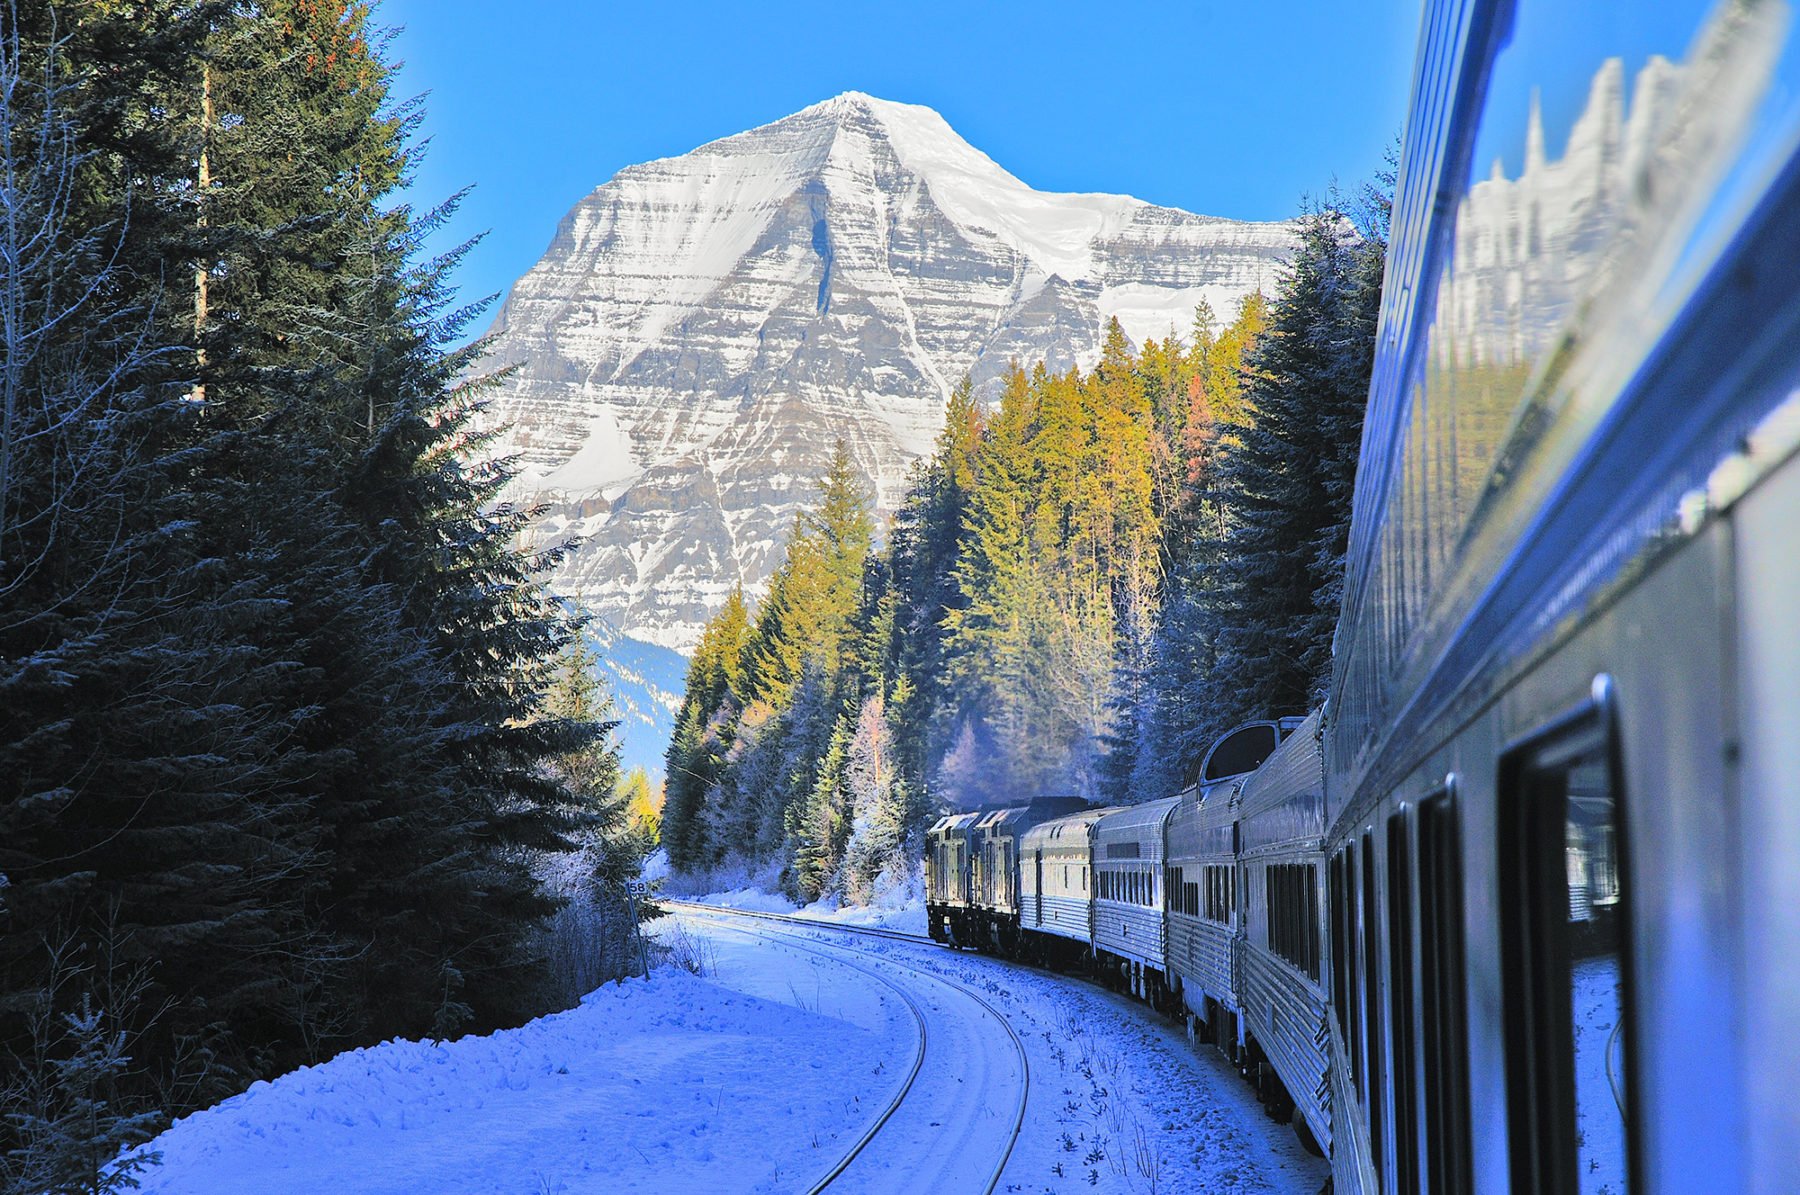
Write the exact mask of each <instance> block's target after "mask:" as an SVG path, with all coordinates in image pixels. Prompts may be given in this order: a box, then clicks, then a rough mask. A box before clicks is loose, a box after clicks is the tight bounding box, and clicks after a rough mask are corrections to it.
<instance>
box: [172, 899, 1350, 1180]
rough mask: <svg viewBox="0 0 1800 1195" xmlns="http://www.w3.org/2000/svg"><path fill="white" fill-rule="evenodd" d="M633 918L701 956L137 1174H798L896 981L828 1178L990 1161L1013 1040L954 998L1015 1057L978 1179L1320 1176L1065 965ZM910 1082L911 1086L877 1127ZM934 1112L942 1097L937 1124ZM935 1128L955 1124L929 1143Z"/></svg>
mask: <svg viewBox="0 0 1800 1195" xmlns="http://www.w3.org/2000/svg"><path fill="white" fill-rule="evenodd" d="M657 925H658V927H659V928H658V932H659V934H661V935H662V936H663V937H664V938H665V939H666V940H668V941H670V942H671V943H672V944H673V945H676V946H680V947H683V948H684V952H685V953H686V954H687V956H688V957H690V958H697V959H699V960H700V961H701V962H702V963H703V964H705V965H704V966H703V970H705V971H707V972H708V974H707V975H706V977H705V978H701V977H697V976H695V975H692V974H688V973H685V972H682V971H678V970H672V969H664V970H659V971H658V972H656V973H655V974H654V975H653V976H652V977H651V978H650V979H648V980H644V979H635V980H629V981H626V982H624V983H622V984H615V985H609V986H606V987H603V988H601V989H600V990H598V991H596V992H594V993H592V994H591V995H589V996H588V997H587V998H586V999H585V1000H584V1001H583V1002H582V1004H581V1005H580V1006H579V1007H578V1008H575V1009H572V1010H570V1011H568V1012H563V1013H557V1014H554V1015H552V1016H547V1017H543V1018H540V1019H538V1020H536V1021H533V1022H531V1023H530V1024H527V1025H525V1026H522V1027H521V1028H518V1029H514V1030H509V1031H504V1032H500V1033H495V1034H491V1035H488V1036H481V1037H466V1038H463V1039H461V1040H459V1041H455V1042H447V1043H445V1042H430V1041H426V1042H410V1041H392V1042H387V1043H384V1044H382V1045H379V1046H375V1047H372V1048H370V1049H365V1050H356V1051H352V1052H349V1053H346V1054H343V1055H341V1056H339V1057H337V1058H334V1059H332V1060H331V1061H329V1062H326V1063H324V1064H322V1065H320V1066H315V1067H308V1068H306V1069H303V1070H300V1071H296V1072H294V1073H293V1074H290V1075H286V1076H283V1077H282V1078H280V1079H277V1080H275V1081H274V1082H272V1083H258V1084H257V1085H256V1086H254V1087H252V1088H251V1089H250V1090H249V1091H247V1092H245V1093H244V1094H242V1095H240V1096H238V1097H236V1098H234V1099H231V1100H227V1101H226V1102H224V1103H223V1104H220V1105H218V1106H217V1107H215V1108H212V1109H209V1110H207V1111H205V1112H200V1113H196V1114H194V1115H192V1116H189V1117H186V1118H184V1119H183V1120H181V1121H180V1122H178V1123H177V1124H175V1125H174V1126H172V1127H171V1128H170V1129H169V1130H168V1131H167V1132H165V1133H164V1134H163V1135H162V1136H161V1137H159V1138H158V1139H157V1140H156V1141H155V1142H153V1143H152V1148H153V1149H156V1150H160V1151H161V1152H162V1155H163V1165H162V1166H161V1167H160V1168H158V1169H155V1170H153V1171H151V1172H150V1173H149V1175H148V1176H147V1181H146V1183H145V1187H144V1189H145V1190H147V1191H151V1192H163V1193H168V1195H174V1193H186V1192H194V1193H198V1192H227V1191H255V1192H256V1193H257V1195H283V1193H286V1192H293V1193H296V1195H298V1193H300V1192H306V1193H309V1195H310V1193H314V1192H319V1191H357V1192H396V1193H398V1192H413V1191H432V1192H447V1193H458V1192H471V1193H472V1192H520V1193H530V1195H536V1193H542V1192H558V1193H565V1195H578V1193H589V1192H591V1193H596V1195H598V1193H600V1192H608V1193H610V1192H639V1191H642V1192H649V1191H657V1192H709V1193H711V1192H739V1191H743V1192H773V1191H791V1190H796V1189H804V1188H805V1187H807V1186H808V1185H810V1184H811V1183H812V1182H813V1181H815V1180H816V1179H817V1178H819V1177H820V1176H821V1175H822V1174H823V1172H824V1170H825V1169H826V1168H827V1167H829V1166H830V1165H831V1164H832V1163H833V1162H835V1161H836V1160H837V1159H838V1158H839V1157H841V1156H842V1155H843V1154H844V1153H845V1152H846V1151H847V1150H848V1148H849V1145H850V1143H851V1142H852V1141H854V1140H856V1139H857V1138H858V1137H859V1136H860V1135H861V1134H862V1132H863V1131H864V1129H865V1128H866V1127H867V1126H868V1125H869V1124H870V1123H871V1122H872V1121H873V1120H874V1118H875V1116H876V1114H877V1112H878V1111H879V1110H880V1109H881V1108H883V1107H885V1106H886V1105H887V1103H888V1102H889V1101H890V1100H891V1099H892V1098H893V1097H894V1095H895V1093H896V1091H897V1090H898V1088H899V1081H900V1078H901V1076H903V1075H904V1073H905V1072H906V1070H907V1066H908V1061H909V1059H911V1058H913V1057H915V1056H916V1052H917V1050H918V1048H919V1044H920V1043H919V1037H918V1032H917V1029H916V1028H915V1024H914V1021H913V1019H912V1014H911V1013H910V1012H909V1011H908V1010H907V1008H906V1007H905V1006H904V1003H903V1001H902V1000H901V999H900V997H899V993H898V990H897V989H904V990H906V991H907V992H909V993H910V998H911V999H912V1001H913V1002H914V1003H915V1004H917V1005H918V1006H919V1007H920V1008H921V1009H922V1010H923V1011H924V1012H925V1013H926V1015H928V1016H929V1017H931V1018H934V1019H933V1020H932V1026H931V1037H930V1040H931V1041H932V1042H935V1043H938V1046H937V1048H938V1050H939V1054H938V1055H937V1057H936V1060H935V1063H929V1064H928V1065H927V1066H926V1068H925V1070H923V1071H921V1083H920V1084H919V1085H915V1091H916V1092H918V1093H919V1094H918V1095H917V1096H916V1097H915V1096H913V1095H909V1096H908V1097H907V1103H905V1104H903V1106H902V1108H901V1110H900V1114H899V1115H896V1116H895V1117H894V1119H893V1120H892V1121H890V1122H889V1124H888V1125H887V1126H884V1127H883V1129H882V1130H881V1134H878V1135H877V1138H876V1139H875V1144H881V1143H882V1142H884V1141H885V1142H886V1144H887V1148H888V1151H889V1152H888V1156H887V1157H885V1158H877V1159H876V1161H877V1162H878V1163H879V1167H869V1168H865V1171H864V1179H863V1181H862V1182H861V1183H860V1184H858V1183H847V1184H845V1185H847V1186H850V1187H851V1188H852V1189H857V1190H866V1189H884V1190H888V1189H899V1190H910V1189H916V1188H915V1187H911V1186H907V1185H904V1184H905V1182H906V1180H907V1178H908V1176H910V1175H911V1174H913V1173H914V1171H913V1169H912V1168H911V1164H910V1163H909V1161H908V1157H909V1155H908V1153H907V1151H908V1150H912V1149H917V1150H920V1151H921V1152H920V1154H919V1160H920V1162H921V1163H923V1161H924V1154H925V1153H926V1152H929V1148H930V1145H931V1144H932V1143H934V1142H942V1143H944V1144H945V1145H946V1148H945V1149H942V1150H939V1151H937V1152H936V1153H935V1154H933V1155H932V1157H931V1160H930V1163H929V1166H930V1167H931V1168H943V1167H946V1166H948V1167H951V1168H954V1167H955V1166H957V1165H960V1164H961V1163H959V1162H958V1161H957V1160H956V1159H957V1158H958V1157H960V1156H961V1155H962V1153H964V1152H974V1153H979V1154H980V1156H981V1157H984V1158H985V1157H992V1156H995V1154H994V1151H993V1150H992V1146H993V1144H994V1142H995V1141H996V1140H999V1139H1000V1138H998V1137H997V1136H996V1134H1003V1133H1004V1131H1005V1128H1006V1127H1007V1126H1008V1125H1009V1124H1010V1118H1011V1109H1012V1108H1013V1107H1014V1106H1015V1101H1016V1100H1017V1098H1018V1064H1017V1053H1016V1050H1015V1048H1014V1047H1013V1046H1012V1045H1011V1044H1010V1042H1009V1041H1008V1040H1007V1038H1006V1036H1005V1034H1003V1033H1001V1032H999V1031H997V1029H996V1027H995V1026H994V1024H993V1023H992V1016H993V1014H992V1013H987V1012H983V1011H981V1006H980V1005H979V1004H978V1003H977V1002H975V1000H974V999H973V996H974V995H979V996H980V997H981V998H982V999H983V1000H985V1001H987V1002H988V1004H990V1005H991V1006H992V1008H993V1009H994V1010H995V1012H997V1013H999V1014H1000V1015H1004V1016H1005V1017H1006V1018H1007V1020H1008V1021H1009V1022H1010V1023H1011V1024H1012V1026H1013V1028H1014V1030H1015V1031H1016V1032H1017V1033H1018V1034H1019V1036H1020V1038H1021V1039H1022V1042H1023V1046H1024V1049H1025V1052H1026V1056H1027V1058H1028V1060H1029V1065H1030V1073H1031V1086H1030V1089H1029V1090H1030V1095H1029V1099H1028V1100H1027V1104H1026V1118H1025V1123H1024V1130H1023V1132H1022V1134H1021V1135H1020V1137H1019V1139H1018V1141H1017V1143H1016V1144H1015V1146H1014V1148H1013V1151H1012V1154H1011V1158H1010V1160H1009V1162H1008V1164H1007V1170H1006V1175H1005V1178H1004V1179H1003V1181H1002V1185H1001V1188H1000V1189H1002V1190H1019V1191H1032V1192H1039V1191H1042V1192H1070V1193H1074V1192H1085V1191H1101V1192H1140V1191H1150V1190H1163V1191H1171V1190H1207V1191H1221V1192H1249V1191H1259V1192H1260V1191H1296V1192H1300V1191H1304V1192H1311V1191H1314V1190H1317V1189H1318V1187H1319V1185H1320V1182H1321V1181H1322V1179H1323V1177H1324V1173H1325V1170H1324V1165H1323V1163H1321V1162H1319V1161H1318V1160H1317V1159H1314V1158H1311V1157H1310V1156H1308V1155H1306V1154H1304V1153H1303V1152H1302V1151H1301V1149H1300V1148H1299V1146H1298V1143H1297V1142H1296V1141H1295V1139H1294V1138H1293V1136H1292V1134H1291V1133H1290V1132H1289V1131H1288V1130H1286V1129H1284V1128H1281V1127H1278V1126H1275V1125H1273V1124H1272V1123H1270V1122H1269V1121H1268V1120H1267V1119H1266V1118H1265V1117H1264V1116H1263V1115H1262V1113H1261V1110H1260V1109H1259V1108H1258V1107H1257V1106H1256V1103H1255V1101H1254V1099H1253V1098H1252V1096H1251V1094H1250V1092H1249V1089H1248V1088H1247V1087H1246V1086H1245V1085H1244V1084H1243V1083H1242V1082H1241V1081H1240V1080H1239V1079H1238V1077H1237V1076H1236V1075H1235V1074H1234V1073H1232V1072H1231V1070H1230V1068H1229V1067H1227V1066H1226V1065H1225V1064H1224V1062H1223V1061H1222V1060H1220V1059H1219V1058H1218V1057H1217V1056H1216V1055H1213V1054H1211V1053H1210V1052H1199V1053H1196V1052H1195V1051H1194V1050H1193V1049H1192V1048H1191V1047H1190V1046H1189V1045H1188V1044H1187V1042H1186V1041H1185V1040H1184V1039H1183V1037H1182V1035H1181V1033H1180V1031H1178V1030H1176V1029H1175V1028H1173V1027H1172V1026H1171V1025H1170V1024H1168V1023H1167V1022H1165V1021H1162V1020H1160V1019H1158V1018H1155V1017H1153V1016H1152V1015H1151V1014H1150V1013H1149V1012H1148V1011H1147V1010H1145V1009H1144V1008H1142V1007H1141V1006H1139V1005H1135V1004H1132V1003H1130V1002H1128V1001H1126V1000H1124V999H1123V998H1120V997H1117V996H1114V995H1111V994H1109V993H1106V992H1103V991H1101V990H1100V989H1098V988H1095V987H1093V986H1091V985H1088V984H1085V983H1081V982H1079V981H1076V980H1072V979H1068V978H1065V977H1060V976H1054V975H1049V974H1047V973H1044V972H1037V971H1031V970H1027V969H1024V968H1019V967H1014V966H1009V965H1006V964H1002V963H998V962H995V961H993V960H989V959H983V958H979V957H975V956H969V955H964V954H960V953H956V952H951V951H947V950H944V949H942V948H939V947H935V946H930V945H924V944H920V945H915V944H911V943H904V942H898V941H895V940H892V939H887V938H873V937H867V936H862V935H850V934H845V933H843V932H841V931H839V930H834V929H830V928H827V927H824V926H820V927H818V928H811V927H790V926H785V925H784V926H779V927H768V926H767V924H766V923H763V922H757V921H741V920H739V919H728V918H725V917H717V916H701V917H693V918H690V917H685V916H684V917H679V918H668V919H665V920H663V921H660V922H658V923H657ZM956 990H960V991H961V992H963V993H964V995H962V996H958V995H956ZM947 1050H953V1052H950V1053H948V1054H946V1053H945V1051H947ZM977 1055H979V1057H977ZM926 1057H927V1059H931V1058H932V1054H931V1051H930V1050H927V1054H926ZM934 1066H935V1068H936V1069H935V1070H934ZM928 1075H935V1079H934V1080H933V1081H932V1082H931V1083H929V1084H926V1083H925V1077H926V1076H928ZM965 1078H966V1080H967V1082H966V1084H965ZM971 1093H973V1094H971ZM915 1098H917V1099H920V1100H924V1101H928V1102H927V1103H926V1104H925V1105H924V1106H923V1107H917V1108H915V1109H914V1121H915V1123H914V1124H913V1125H912V1126H911V1127H903V1122H904V1121H905V1120H906V1118H907V1109H908V1108H909V1107H912V1106H913V1105H912V1101H913V1100H914V1099H915ZM971 1100H974V1101H975V1103H973V1104H971V1103H970V1101H971ZM957 1101H961V1103H960V1104H958V1103H957ZM940 1107H958V1108H960V1109H961V1111H962V1113H963V1116H962V1118H961V1119H959V1120H958V1121H956V1122H955V1123H951V1122H948V1121H945V1122H943V1125H944V1126H945V1127H941V1128H940V1126H939V1123H938V1122H937V1120H936V1119H935V1113H934V1112H933V1110H934V1109H937V1108H940ZM971 1109H973V1111H971ZM925 1117H934V1119H925ZM944 1133H955V1134H959V1135H960V1136H959V1137H958V1141H959V1142H960V1143H962V1144H959V1145H958V1146H957V1147H956V1148H955V1149H951V1148H949V1147H948V1139H947V1138H944V1137H943V1134H944ZM884 1134H885V1135H886V1136H883V1135H884ZM871 1148H872V1149H873V1146H872V1147H871ZM896 1148H898V1151H899V1152H894V1151H895V1149H896ZM920 1173H923V1171H920ZM1151 1173H1154V1175H1155V1176H1156V1177H1155V1179H1154V1181H1153V1180H1152V1179H1151V1178H1150V1177H1149V1175H1150V1174H1151ZM855 1174H856V1172H854V1171H852V1172H850V1173H849V1174H847V1175H846V1178H852V1177H854V1176H855ZM870 1175H873V1177H872V1178H871V1177H870ZM895 1182H900V1183H901V1184H902V1185H901V1186H899V1187H895V1186H894V1183H895ZM942 1189H950V1188H942Z"/></svg>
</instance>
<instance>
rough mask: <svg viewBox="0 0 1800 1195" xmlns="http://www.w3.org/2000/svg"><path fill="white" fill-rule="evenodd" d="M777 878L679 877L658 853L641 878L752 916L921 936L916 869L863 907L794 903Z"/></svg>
mask: <svg viewBox="0 0 1800 1195" xmlns="http://www.w3.org/2000/svg"><path fill="white" fill-rule="evenodd" d="M776 875H777V873H776V870H775V869H774V868H772V867H765V868H762V869H760V870H754V869H750V868H747V867H734V868H726V869H721V870H715V871H711V872H708V873H706V874H704V875H698V876H690V875H682V874H677V873H673V872H671V871H670V869H669V860H668V856H667V855H666V854H664V853H663V852H662V851H657V852H656V853H655V854H654V855H652V856H651V857H650V859H649V860H648V861H647V862H646V863H645V864H644V869H643V877H644V879H645V880H647V881H649V882H650V883H652V884H654V885H656V890H657V891H658V892H660V893H662V894H664V895H667V896H672V897H675V898H677V899H680V900H687V901H692V902H693V903H695V904H701V905H713V906H715V907H717V908H721V909H744V910H747V911H749V912H752V913H786V914H789V915H791V916H795V917H805V918H808V919H809V920H814V921H826V922H831V923H834V924H837V925H858V926H864V927H866V928H870V929H891V930H898V931H900V932H902V933H909V934H923V933H924V932H925V929H926V924H925V920H926V919H925V877H924V875H923V874H922V873H921V872H920V870H919V868H918V867H917V866H916V865H915V866H914V867H913V868H912V869H911V870H910V871H908V872H906V874H904V875H902V876H899V877H884V878H883V882H881V883H878V884H877V886H876V890H875V892H874V893H873V894H872V897H871V899H870V900H869V903H867V904H847V903H844V902H842V901H840V900H839V899H838V898H837V897H836V896H827V897H824V898H823V899H820V900H817V901H814V902H813V903H812V904H806V905H803V904H796V903H794V902H793V901H791V900H789V899H788V898H787V897H785V896H783V895H781V893H780V892H778V891H775V889H776V887H777V886H778V885H777V883H776Z"/></svg>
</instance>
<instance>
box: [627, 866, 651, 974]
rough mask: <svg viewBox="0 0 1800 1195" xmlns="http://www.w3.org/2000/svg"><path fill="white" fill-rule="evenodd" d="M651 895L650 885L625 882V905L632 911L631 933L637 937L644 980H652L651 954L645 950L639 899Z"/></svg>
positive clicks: (646, 882) (633, 880)
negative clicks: (639, 917) (638, 908)
mask: <svg viewBox="0 0 1800 1195" xmlns="http://www.w3.org/2000/svg"><path fill="white" fill-rule="evenodd" d="M649 894H650V884H649V882H648V881H645V880H641V879H631V880H626V881H625V903H626V905H627V906H628V907H629V908H630V910H631V932H632V933H634V934H636V935H637V948H638V963H639V965H640V966H642V967H643V969H644V978H645V979H649V978H650V954H649V952H648V951H646V950H645V949H644V925H643V923H642V922H641V921H639V920H638V910H637V904H638V898H639V897H641V896H648V895H649Z"/></svg>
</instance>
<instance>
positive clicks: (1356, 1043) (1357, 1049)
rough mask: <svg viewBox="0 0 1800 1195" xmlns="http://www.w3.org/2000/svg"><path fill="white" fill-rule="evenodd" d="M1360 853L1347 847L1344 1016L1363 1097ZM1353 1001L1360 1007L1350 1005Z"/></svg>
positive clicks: (1354, 1076)
mask: <svg viewBox="0 0 1800 1195" xmlns="http://www.w3.org/2000/svg"><path fill="white" fill-rule="evenodd" d="M1358 874H1359V873H1358V868H1357V854H1356V846H1355V844H1354V843H1353V844H1351V845H1350V846H1347V847H1345V848H1344V986H1345V989H1346V998H1345V1002H1344V1010H1345V1015H1346V1016H1348V1017H1349V1019H1350V1040H1349V1041H1348V1042H1346V1043H1345V1044H1346V1045H1347V1046H1348V1047H1349V1049H1350V1058H1349V1062H1350V1078H1351V1079H1352V1080H1354V1081H1355V1083H1356V1094H1357V1098H1359V1099H1360V1098H1362V1095H1363V1092H1364V1086H1365V1082H1366V1076H1367V1074H1368V1071H1367V1069H1366V1068H1365V1067H1364V1066H1363V1056H1362V1052H1363V1031H1362V1015H1361V1013H1360V1011H1359V1010H1360V1008H1361V1006H1362V994H1361V989H1360V988H1358V987H1357V983H1356V957H1357V951H1358V946H1359V943H1358V941H1357V934H1356V892H1357V882H1356V879H1357V875H1358ZM1352 1000H1354V1001H1355V1002H1356V1005H1357V1007H1356V1008H1352V1007H1350V1002H1351V1001H1352Z"/></svg>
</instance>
